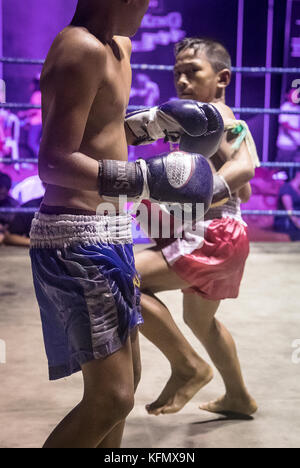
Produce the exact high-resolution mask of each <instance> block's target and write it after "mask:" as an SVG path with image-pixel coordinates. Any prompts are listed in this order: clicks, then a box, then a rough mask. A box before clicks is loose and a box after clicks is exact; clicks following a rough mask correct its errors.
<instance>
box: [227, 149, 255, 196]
mask: <svg viewBox="0 0 300 468" xmlns="http://www.w3.org/2000/svg"><path fill="white" fill-rule="evenodd" d="M220 153H221V154H222V159H225V160H226V162H225V164H224V165H223V166H222V167H221V169H220V170H219V171H218V174H219V175H221V176H222V177H224V179H225V180H226V182H227V184H228V185H229V187H230V190H231V193H235V192H237V191H238V190H239V189H241V188H242V187H243V186H244V185H245V184H247V183H248V182H250V180H252V179H253V177H254V176H255V168H254V165H253V161H252V156H251V154H250V153H249V150H248V148H247V145H246V143H245V142H243V143H242V145H241V147H240V149H239V150H238V151H237V152H235V153H234V154H233V155H232V148H231V147H230V148H228V147H227V145H224V146H223V147H222V145H221V148H220Z"/></svg>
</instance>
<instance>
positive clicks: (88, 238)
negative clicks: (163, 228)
mask: <svg viewBox="0 0 300 468" xmlns="http://www.w3.org/2000/svg"><path fill="white" fill-rule="evenodd" d="M131 223H132V221H131V217H130V216H129V215H127V214H126V215H120V216H109V215H108V216H97V215H90V216H87V215H71V214H60V215H55V214H51V215H49V214H44V213H41V212H39V213H36V214H35V217H34V219H33V221H32V226H31V232H30V246H31V248H46V249H51V248H53V249H59V248H66V247H71V246H74V245H97V244H111V245H119V244H132V231H131Z"/></svg>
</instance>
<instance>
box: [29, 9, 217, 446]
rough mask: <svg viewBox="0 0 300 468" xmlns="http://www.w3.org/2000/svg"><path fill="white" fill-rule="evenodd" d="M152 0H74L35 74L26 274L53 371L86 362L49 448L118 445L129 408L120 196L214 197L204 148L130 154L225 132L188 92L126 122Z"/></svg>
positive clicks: (127, 266)
mask: <svg viewBox="0 0 300 468" xmlns="http://www.w3.org/2000/svg"><path fill="white" fill-rule="evenodd" d="M148 4H149V0H114V1H113V2H111V1H108V0H79V2H78V5H77V9H76V13H75V16H74V18H73V20H72V22H71V24H70V25H69V26H68V27H66V28H65V29H64V30H63V31H62V32H61V33H60V34H59V35H58V36H57V37H56V39H55V40H54V42H53V44H52V47H51V49H50V51H49V54H48V56H47V59H46V62H45V65H44V67H43V71H42V75H41V90H42V96H43V106H42V107H43V109H42V113H43V137H42V142H41V148H40V155H39V173H40V177H41V179H42V180H43V182H44V183H45V184H46V194H45V198H44V200H43V204H42V206H41V209H40V211H39V213H37V214H36V215H35V219H34V221H33V223H32V229H31V250H30V254H31V260H32V271H33V279H34V285H35V290H36V296H37V300H38V303H39V306H40V311H41V318H42V325H43V334H44V341H45V348H46V353H47V357H48V362H49V374H50V379H51V380H54V379H59V378H63V377H66V376H68V375H71V374H73V373H74V372H77V371H82V373H83V380H84V395H83V398H82V401H81V402H80V403H79V404H78V406H77V407H76V408H74V409H73V410H72V411H71V412H70V413H69V414H68V415H67V416H66V418H65V419H64V420H63V421H62V422H61V423H60V424H59V425H58V426H57V427H56V429H55V430H54V431H53V432H52V434H51V435H50V437H49V438H48V440H47V441H46V443H45V448H117V447H119V446H120V444H121V440H122V434H123V430H124V425H125V419H126V417H127V415H128V414H129V413H130V411H131V410H132V407H133V402H134V392H135V389H136V387H137V384H138V381H139V378H140V355H139V343H138V332H137V330H138V326H139V325H140V324H141V323H142V317H141V314H140V308H139V289H138V286H139V279H138V276H137V274H136V270H135V265H134V258H133V250H132V237H131V229H130V224H131V218H130V216H129V215H128V214H126V213H123V212H122V205H120V207H119V196H120V195H122V196H127V197H128V200H139V199H141V198H145V197H149V198H151V199H154V200H159V201H162V202H167V203H168V202H174V201H178V202H181V203H183V202H190V201H191V200H195V199H196V201H198V202H199V203H204V204H205V206H206V207H208V206H209V204H210V201H211V191H212V172H211V169H210V167H209V164H208V163H207V161H206V160H205V159H204V158H203V157H202V156H197V155H192V154H187V153H186V154H184V155H183V153H177V154H175V155H172V154H171V155H170V156H168V155H167V156H162V157H157V158H155V159H154V160H153V161H150V162H149V163H147V164H146V163H145V162H144V161H138V162H136V163H128V162H127V160H128V148H127V145H128V144H130V143H132V144H133V143H134V144H144V143H151V142H153V141H156V140H157V139H159V138H165V137H167V138H169V139H176V138H177V139H178V138H179V139H180V137H181V136H182V135H183V134H185V132H187V133H188V134H189V135H192V136H193V137H201V136H203V138H204V140H205V139H206V136H208V139H209V141H210V144H211V145H212V146H213V147H217V146H218V144H219V142H220V138H221V134H222V133H223V121H222V118H221V116H220V114H219V112H218V111H217V110H216V109H215V108H214V107H213V106H209V105H206V104H205V105H203V106H202V105H200V104H198V103H194V102H193V101H186V102H183V101H179V100H178V101H175V102H171V103H167V104H165V105H163V106H161V107H159V108H155V109H151V110H149V111H147V112H143V113H141V114H140V122H139V124H137V121H136V120H134V122H133V121H132V120H131V118H130V117H129V118H128V123H127V125H126V126H125V125H124V123H125V122H124V121H125V113H126V108H127V105H128V101H129V95H130V86H131V67H130V54H131V42H130V39H129V37H131V36H132V35H134V34H135V33H136V31H137V29H138V27H139V25H140V23H141V20H142V18H143V15H144V13H145V12H146V10H147V7H148ZM208 133H209V135H208ZM213 135H215V139H213V138H211V137H212V136H213ZM205 141H206V140H205ZM173 178H174V180H173ZM178 180H180V181H181V184H179V185H178V182H177V181H178ZM175 181H176V183H175ZM195 181H196V182H197V184H196V183H195ZM107 202H109V203H110V210H111V211H110V210H108V209H107V208H108V206H107ZM103 204H104V205H105V206H104V205H103ZM119 208H121V211H120V212H119V214H118V213H117V210H118V209H119Z"/></svg>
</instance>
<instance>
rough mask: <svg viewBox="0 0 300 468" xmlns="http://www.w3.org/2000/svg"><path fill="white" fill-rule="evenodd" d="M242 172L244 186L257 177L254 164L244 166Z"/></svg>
mask: <svg viewBox="0 0 300 468" xmlns="http://www.w3.org/2000/svg"><path fill="white" fill-rule="evenodd" d="M240 171H241V172H240V177H241V179H242V180H243V183H244V184H247V183H248V182H250V181H251V180H252V179H253V177H254V176H255V168H254V167H253V164H243V165H242V166H241V168H240Z"/></svg>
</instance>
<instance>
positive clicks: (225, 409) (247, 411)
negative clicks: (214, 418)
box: [200, 395, 258, 416]
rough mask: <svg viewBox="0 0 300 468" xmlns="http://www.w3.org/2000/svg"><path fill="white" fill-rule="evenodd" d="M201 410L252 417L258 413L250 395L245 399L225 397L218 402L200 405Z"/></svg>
mask: <svg viewBox="0 0 300 468" xmlns="http://www.w3.org/2000/svg"><path fill="white" fill-rule="evenodd" d="M200 409H202V410H203V411H209V412H210V413H219V414H226V413H227V414H228V413H233V414H240V415H245V416H251V415H252V414H254V413H256V411H257V410H258V406H257V404H256V402H255V400H254V399H253V398H251V396H250V395H248V396H246V395H245V397H243V398H229V397H228V396H227V395H225V396H223V397H222V398H219V399H218V400H216V401H212V402H210V403H204V404H202V405H200Z"/></svg>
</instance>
